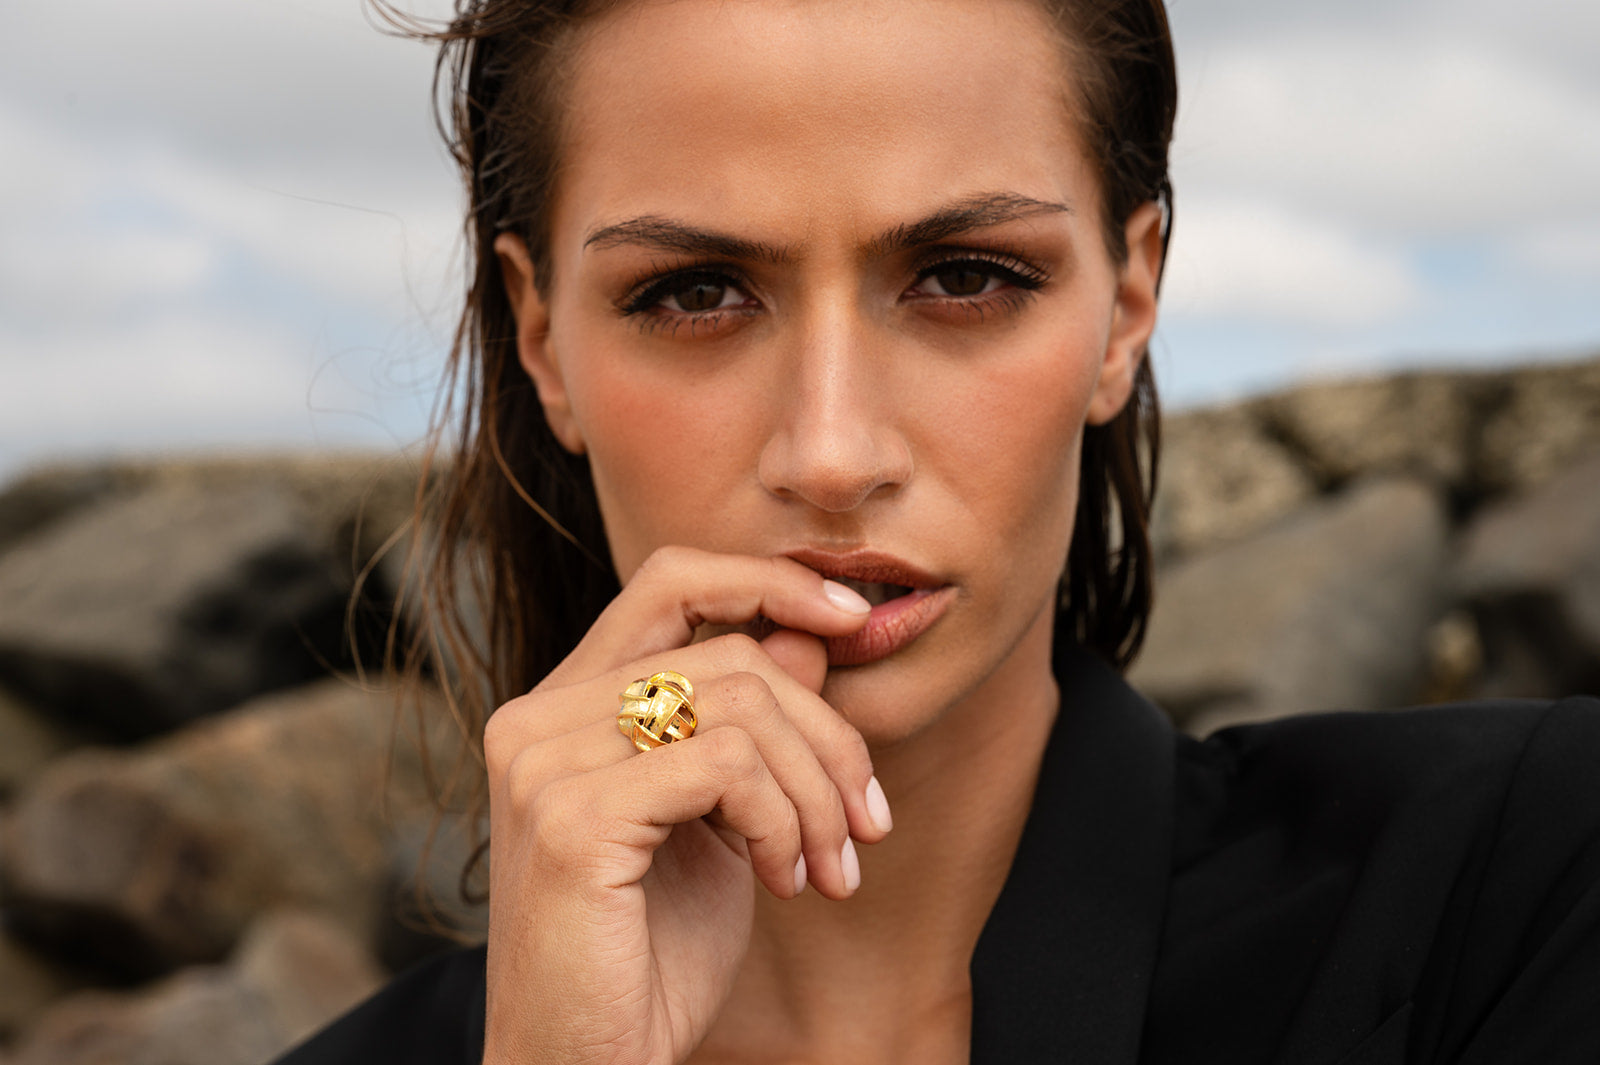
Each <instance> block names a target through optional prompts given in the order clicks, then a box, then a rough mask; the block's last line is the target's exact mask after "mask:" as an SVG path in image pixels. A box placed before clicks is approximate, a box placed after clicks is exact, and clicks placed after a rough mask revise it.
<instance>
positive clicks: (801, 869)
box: [794, 854, 806, 895]
mask: <svg viewBox="0 0 1600 1065" xmlns="http://www.w3.org/2000/svg"><path fill="white" fill-rule="evenodd" d="M805 889H806V856H805V855H804V854H802V855H801V856H800V860H799V861H798V862H795V863H794V893H795V894H796V895H798V894H800V892H802V891H804V890H805Z"/></svg>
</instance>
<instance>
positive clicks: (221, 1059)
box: [16, 913, 381, 1065]
mask: <svg viewBox="0 0 1600 1065" xmlns="http://www.w3.org/2000/svg"><path fill="white" fill-rule="evenodd" d="M380 979H381V977H380V975H379V973H378V970H377V968H376V966H375V965H374V964H373V962H372V961H371V959H370V958H369V957H367V956H366V954H365V952H364V951H363V949H362V948H361V946H360V944H358V943H356V942H355V941H353V940H352V939H351V938H350V937H349V935H348V934H347V933H345V932H343V931H342V930H341V929H340V928H339V927H338V926H337V925H336V924H331V923H329V922H327V921H326V920H325V919H321V918H317V917H314V916H311V915H307V914H292V913H291V914H274V915H270V916H267V917H263V918H262V920H261V921H259V922H258V923H257V925H256V926H255V927H254V928H253V929H252V932H251V935H250V937H249V938H248V939H247V940H246V941H245V943H244V945H243V946H242V947H241V949H240V952H239V955H238V956H237V957H236V958H235V959H234V961H233V963H232V964H231V965H229V966H226V967H224V966H204V967H196V968H191V969H187V970H185V971H184V972H181V973H178V974H176V975H174V976H172V977H170V978H168V979H167V980H165V981H162V982H161V983H159V984H157V985H155V986H154V987H151V988H149V989H146V990H142V991H138V992H134V993H131V994H130V993H117V992H108V991H95V992H84V993H82V994H79V995H75V996H73V997H72V998H69V999H67V1000H66V1001H65V1002H63V1003H61V1004H60V1005H58V1006H57V1007H55V1008H54V1009H52V1010H50V1011H49V1013H47V1014H46V1015H45V1016H44V1018H43V1019H42V1020H41V1021H40V1022H39V1024H38V1026H37V1027H36V1028H35V1029H34V1031H33V1032H32V1034H31V1035H30V1036H29V1037H28V1038H27V1039H26V1040H25V1041H24V1042H23V1044H22V1045H21V1047H20V1048H19V1050H18V1053H17V1056H16V1065H260V1063H261V1062H264V1061H267V1060H269V1059H271V1058H275V1057H276V1056H277V1055H279V1054H280V1053H282V1052H283V1051H284V1050H287V1049H288V1048H289V1047H290V1046H292V1045H294V1044H295V1043H296V1042H299V1041H300V1040H301V1039H303V1038H304V1037H305V1036H307V1035H309V1034H310V1033H311V1032H313V1031H315V1030H316V1029H318V1028H320V1027H321V1026H322V1025H323V1024H325V1023H327V1022H328V1021H330V1020H332V1019H333V1018H334V1017H336V1016H338V1015H339V1014H340V1013H343V1012H344V1011H345V1010H347V1009H349V1008H350V1006H352V1005H354V1004H355V1003H356V1002H359V1001H360V1000H361V999H362V998H364V997H365V996H367V995H368V994H370V993H371V992H372V991H373V990H375V989H376V988H377V986H378V984H379V981H380Z"/></svg>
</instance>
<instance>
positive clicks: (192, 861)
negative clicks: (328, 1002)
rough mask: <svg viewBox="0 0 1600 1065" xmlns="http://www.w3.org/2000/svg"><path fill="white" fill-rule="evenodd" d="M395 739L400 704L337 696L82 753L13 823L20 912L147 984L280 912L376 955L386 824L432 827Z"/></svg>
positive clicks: (44, 932)
mask: <svg viewBox="0 0 1600 1065" xmlns="http://www.w3.org/2000/svg"><path fill="white" fill-rule="evenodd" d="M394 729H395V703H394V700H393V697H392V696H389V695H367V694H363V693H362V692H360V691H358V690H355V689H354V688H352V687H349V686H347V685H345V684H343V683H341V682H338V681H325V682H323V683H321V684H318V685H313V686H311V687H308V688H306V689H302V690H297V691H294V692H289V693H285V694H280V695H276V696H267V697H263V698H262V699H260V700H257V701H256V702H254V703H252V704H249V705H247V706H243V707H240V708H239V709H237V710H235V711H233V712H231V713H229V714H225V715H222V716H220V717H215V718H211V719H207V720H205V721H203V722H201V723H198V724H196V725H194V726H192V727H190V728H189V729H186V730H185V731H183V732H182V733H179V734H177V735H175V736H171V737H167V738H165V739H162V740H159V741H156V742H153V743H151V744H148V745H146V746H145V747H143V748H140V749H137V750H134V751H105V750H94V749H88V750H81V751H76V752H73V753H71V754H69V755H67V756H65V757H63V758H61V759H59V760H58V761H57V762H55V763H54V764H52V765H51V766H50V767H49V769H48V770H47V771H46V772H45V773H44V774H42V775H41V776H40V777H39V779H38V780H37V781H36V782H35V784H34V785H33V786H32V787H31V788H30V789H28V790H27V791H26V792H25V793H23V794H22V795H21V796H20V798H19V799H18V801H17V803H16V804H15V806H14V808H13V810H12V812H11V814H10V816H9V818H8V821H7V825H6V834H5V852H6V862H5V869H4V873H5V876H6V880H7V887H8V889H9V893H10V898H11V900H12V906H13V912H14V913H15V915H16V918H17V920H18V921H19V922H21V923H22V924H23V925H24V926H25V927H26V928H27V929H28V931H29V934H30V936H32V937H33V938H35V939H38V940H42V941H46V942H53V943H56V944H58V945H59V949H63V950H68V951H73V952H79V953H89V954H92V955H93V956H95V957H97V958H99V959H101V960H102V961H104V962H106V963H108V964H111V965H113V966H116V967H119V968H121V969H123V970H125V971H127V972H129V973H132V974H136V975H138V974H151V973H157V972H162V971H166V970H169V969H171V968H174V967H176V966H179V965H183V964H187V963H192V962H203V961H213V960H216V959H218V958H220V957H222V956H223V955H224V954H225V953H226V952H227V951H228V950H229V949H230V948H231V947H232V946H233V945H234V943H235V942H236V941H237V940H238V937H239V936H240V934H241V933H242V932H243V930H244V928H245V927H246V926H247V925H248V924H249V922H250V920H251V919H252V918H253V917H254V916H256V915H257V914H260V913H263V912H266V911H267V910H269V909H272V908H274V907H277V906H282V905H297V906H302V907H309V908H314V909H317V910H319V911H322V912H325V913H328V914H331V915H333V916H334V917H336V918H337V919H338V920H339V921H340V923H341V924H343V925H344V926H345V927H346V928H349V929H351V930H352V931H353V932H354V933H355V934H357V935H358V936H360V937H362V938H363V940H364V941H368V942H370V941H371V938H372V936H373V934H374V929H375V927H376V925H377V921H378V914H379V911H380V910H381V908H382V906H383V905H384V902H385V890H386V888H387V885H388V878H389V874H390V844H389V841H390V835H391V828H390V825H391V824H395V823H402V822H406V821H413V820H416V819H418V818H421V817H423V816H426V815H427V814H428V813H429V812H430V811H431V806H430V804H429V800H428V798H427V788H426V785H425V783H424V782H423V779H422V778H423V773H422V769H421V765H420V762H419V759H418V757H417V754H416V750H415V748H414V747H413V746H412V745H411V744H409V743H406V742H400V743H397V744H393V747H394V751H393V755H391V745H392V743H393V738H394V734H395V733H394Z"/></svg>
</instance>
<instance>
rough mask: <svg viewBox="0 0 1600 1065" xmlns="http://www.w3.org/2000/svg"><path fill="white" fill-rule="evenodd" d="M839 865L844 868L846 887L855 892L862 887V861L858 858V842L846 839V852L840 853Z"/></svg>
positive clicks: (847, 889)
mask: <svg viewBox="0 0 1600 1065" xmlns="http://www.w3.org/2000/svg"><path fill="white" fill-rule="evenodd" d="M839 864H840V865H842V866H844V887H845V890H846V891H854V890H855V889H856V888H858V887H860V886H861V859H860V858H857V857H856V841H855V840H853V839H848V838H847V839H846V840H845V841H844V850H842V851H840V852H839Z"/></svg>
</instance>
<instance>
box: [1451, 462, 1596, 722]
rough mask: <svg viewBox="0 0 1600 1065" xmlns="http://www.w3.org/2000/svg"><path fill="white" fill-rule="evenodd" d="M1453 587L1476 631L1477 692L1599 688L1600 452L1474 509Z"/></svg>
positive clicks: (1548, 693) (1549, 692) (1498, 693)
mask: <svg viewBox="0 0 1600 1065" xmlns="http://www.w3.org/2000/svg"><path fill="white" fill-rule="evenodd" d="M1453 585H1454V587H1455V590H1456V594H1457V595H1458V596H1459V597H1460V598H1461V600H1462V601H1463V602H1464V603H1465V604H1466V605H1467V606H1468V607H1469V608H1470V609H1471V611H1472V613H1473V615H1474V617H1475V618H1476V620H1477V623H1478V628H1479V630H1480V632H1481V633H1482V639H1483V643H1484V655H1485V659H1486V672H1487V676H1486V677H1485V679H1484V681H1483V684H1482V686H1481V688H1480V690H1479V692H1478V694H1480V695H1483V696H1519V695H1520V696H1558V695H1568V694H1572V693H1575V692H1600V451H1596V452H1594V453H1593V454H1592V455H1591V456H1590V457H1589V458H1588V460H1587V461H1583V462H1579V463H1577V464H1576V465H1574V466H1572V467H1571V468H1570V469H1568V470H1567V471H1566V472H1564V473H1562V474H1560V475H1559V476H1556V477H1555V478H1553V479H1551V480H1549V481H1546V482H1545V483H1544V484H1543V485H1541V486H1540V487H1538V488H1536V489H1534V490H1533V491H1531V492H1529V493H1527V494H1525V495H1522V496H1519V497H1516V498H1512V499H1508V500H1505V501H1502V502H1501V503H1499V504H1496V505H1494V506H1492V507H1489V508H1486V509H1485V510H1484V511H1482V512H1481V513H1479V515H1478V516H1477V517H1476V518H1475V519H1474V521H1473V522H1472V525H1471V526H1470V527H1469V528H1468V530H1467V531H1466V533H1465V535H1464V536H1463V538H1462V547H1461V552H1460V556H1459V560H1458V562H1457V565H1456V568H1455V573H1454V578H1453Z"/></svg>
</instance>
